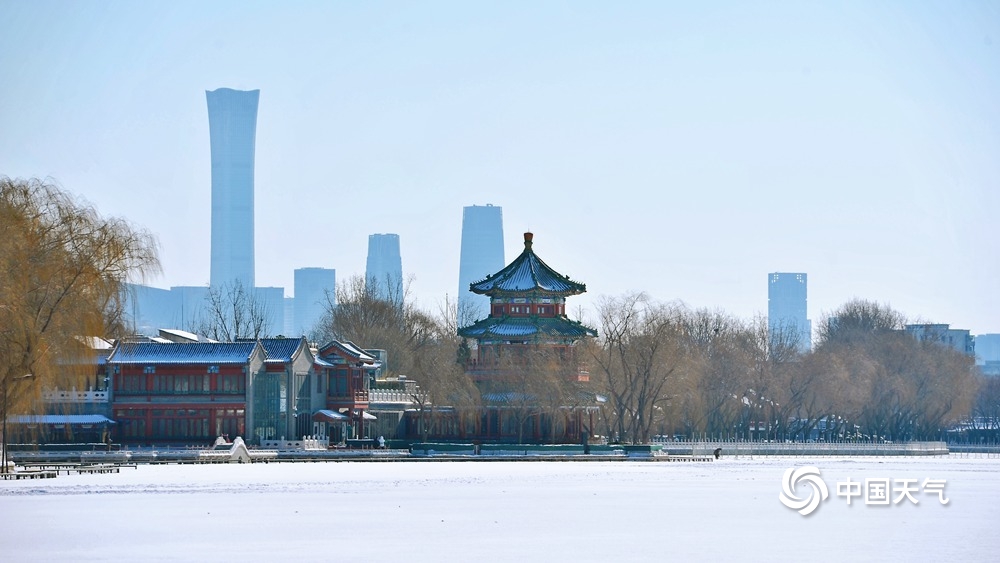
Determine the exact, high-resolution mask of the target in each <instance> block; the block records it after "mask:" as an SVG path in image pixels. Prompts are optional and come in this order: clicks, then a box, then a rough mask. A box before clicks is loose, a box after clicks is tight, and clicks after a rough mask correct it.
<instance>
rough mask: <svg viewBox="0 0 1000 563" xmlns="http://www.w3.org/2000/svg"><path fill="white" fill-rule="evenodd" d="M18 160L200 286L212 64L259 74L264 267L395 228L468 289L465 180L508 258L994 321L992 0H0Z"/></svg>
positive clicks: (1, 104)
mask: <svg viewBox="0 0 1000 563" xmlns="http://www.w3.org/2000/svg"><path fill="white" fill-rule="evenodd" d="M0 76H2V77H3V78H2V87H0V174H2V175H6V176H10V177H13V178H28V177H40V178H50V179H51V180H53V181H55V182H57V183H58V184H59V185H60V186H62V187H63V188H64V189H66V190H68V191H70V192H73V193H75V194H78V195H79V196H80V197H82V198H84V199H86V201H88V202H90V203H92V204H93V205H95V206H96V207H97V209H98V210H99V211H100V212H101V213H102V214H104V215H112V216H121V217H126V218H128V219H129V220H130V221H132V222H133V223H134V224H136V225H138V226H141V227H143V228H146V229H149V230H150V231H152V232H153V233H155V234H156V235H157V237H158V240H159V244H160V258H161V262H162V270H163V271H162V274H158V275H156V276H153V277H151V278H150V279H148V280H146V281H147V283H149V284H150V285H154V286H158V287H169V286H174V285H205V284H207V283H208V277H209V246H210V245H209V241H210V229H211V226H210V201H211V174H210V151H209V133H208V111H207V106H206V101H205V91H206V90H213V89H216V88H220V87H229V88H236V89H260V106H259V110H258V118H257V139H256V188H255V198H256V220H255V229H256V269H257V271H256V279H257V284H258V285H261V286H282V287H285V288H286V295H289V296H291V295H292V290H293V270H294V269H296V268H302V267H325V268H335V269H336V270H337V278H338V280H339V281H344V280H347V279H348V278H350V277H351V276H354V275H363V274H364V268H365V259H366V255H367V241H368V235H370V234H373V233H396V234H398V235H399V236H400V246H401V251H402V257H403V269H404V275H405V276H407V277H409V278H410V280H411V281H410V286H409V287H410V293H411V296H412V297H413V299H415V301H416V303H417V304H418V305H419V306H421V307H423V308H425V309H427V310H431V311H436V310H438V309H439V308H440V307H441V305H442V304H443V303H444V301H445V297H446V296H447V297H448V299H450V300H451V301H452V302H453V301H454V300H455V296H456V293H457V291H458V259H459V246H460V236H461V222H462V207H463V206H467V205H483V204H487V203H491V204H494V205H499V206H502V207H503V217H504V239H505V246H506V258H507V261H508V262H509V261H510V260H513V259H514V258H515V257H516V256H517V254H518V253H519V252H520V251H521V249H522V248H523V242H522V241H523V237H522V233H523V232H525V231H532V232H533V233H535V238H534V247H533V249H534V250H535V252H536V253H537V254H538V255H539V256H540V257H541V258H542V259H543V260H545V261H546V262H547V263H548V264H549V265H550V266H552V267H554V268H555V269H556V270H558V271H560V272H561V273H564V274H567V275H569V276H570V277H571V278H573V279H575V280H577V281H581V282H583V283H586V284H587V290H588V291H587V294H585V295H583V296H579V297H573V298H570V300H569V302H568V310H569V311H570V312H571V316H574V317H578V316H580V313H582V317H583V319H584V320H585V321H587V320H589V321H591V322H593V320H594V319H596V307H597V305H598V304H599V303H600V300H601V299H602V298H604V297H613V296H620V295H623V294H625V293H629V292H636V291H644V292H646V293H647V294H648V295H649V296H650V297H651V298H653V299H655V300H658V301H663V302H670V301H683V302H684V303H686V304H687V305H688V306H690V307H692V308H708V309H712V310H721V311H725V312H727V313H730V314H733V315H736V316H738V317H741V318H746V319H749V318H751V317H753V316H755V315H763V314H766V311H767V274H768V273H770V272H805V273H807V274H808V276H809V287H808V291H809V316H810V317H811V318H812V319H813V324H814V326H816V324H817V321H818V320H819V319H822V318H823V316H824V315H826V314H829V313H832V312H833V311H834V310H835V309H836V308H837V307H839V306H840V305H842V304H843V303H845V302H847V301H848V300H850V299H853V298H864V299H869V300H873V301H877V302H880V303H885V304H888V305H890V306H892V307H893V308H894V309H896V310H898V311H901V312H902V313H904V314H905V315H907V317H909V318H910V319H911V320H912V321H920V322H938V323H949V324H951V325H952V327H953V328H963V329H969V330H971V331H972V333H973V334H982V333H998V332H1000V289H998V288H1000V234H998V233H1000V228H998V227H997V226H996V224H997V217H998V215H1000V189H998V188H1000V158H998V155H1000V101H998V100H1000V4H997V3H996V2H990V1H983V2H877V1H866V2H838V3H802V2H761V3H748V2H729V1H720V2H713V3H710V4H708V5H706V4H705V3H689V2H630V3H627V4H621V3H601V2H474V3H466V2H423V3H416V2H365V3H353V2H352V3H347V2H316V3H311V2H282V3H277V2H273V3H272V2H239V3H237V2H211V3H203V2H186V1H177V2H169V3H167V2H157V3H152V2H150V3H134V2H114V1H111V2H88V1H81V2H48V1H38V2H14V1H10V0H0Z"/></svg>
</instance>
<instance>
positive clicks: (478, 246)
mask: <svg viewBox="0 0 1000 563" xmlns="http://www.w3.org/2000/svg"><path fill="white" fill-rule="evenodd" d="M505 264H506V262H505V261H504V255H503V209H502V208H501V207H499V206H495V205H490V204H486V205H471V206H469V207H465V208H463V209H462V250H461V255H460V257H459V263H458V299H457V301H458V324H459V326H465V325H468V324H472V323H473V322H475V321H477V320H479V319H484V318H486V317H487V316H488V315H489V312H490V298H489V297H488V296H486V295H476V294H475V293H472V292H471V291H469V285H470V284H472V283H475V282H477V281H481V280H482V279H483V278H485V277H486V276H487V275H488V274H492V273H494V272H499V271H500V270H501V269H503V267H504V265H505Z"/></svg>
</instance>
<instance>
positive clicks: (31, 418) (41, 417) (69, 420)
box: [7, 414, 115, 424]
mask: <svg viewBox="0 0 1000 563" xmlns="http://www.w3.org/2000/svg"><path fill="white" fill-rule="evenodd" d="M7 422H10V423H11V424H115V421H113V420H111V419H109V418H108V417H106V416H104V415H103V414H29V415H15V416H11V417H10V418H8V419H7Z"/></svg>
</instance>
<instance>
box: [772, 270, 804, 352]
mask: <svg viewBox="0 0 1000 563" xmlns="http://www.w3.org/2000/svg"><path fill="white" fill-rule="evenodd" d="M767 278H768V284H767V329H768V332H770V334H771V338H772V339H775V340H778V339H783V338H791V339H792V340H794V343H795V347H796V348H797V349H798V350H799V351H800V352H803V353H805V352H808V351H809V350H811V349H812V321H810V320H809V319H808V318H807V317H808V312H807V299H806V282H807V279H806V274H803V273H787V272H774V273H771V274H768V275H767Z"/></svg>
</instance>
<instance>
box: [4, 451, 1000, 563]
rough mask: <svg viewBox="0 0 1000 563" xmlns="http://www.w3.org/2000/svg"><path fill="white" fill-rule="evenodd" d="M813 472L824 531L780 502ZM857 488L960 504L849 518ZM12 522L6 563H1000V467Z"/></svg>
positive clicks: (159, 509) (516, 483)
mask: <svg viewBox="0 0 1000 563" xmlns="http://www.w3.org/2000/svg"><path fill="white" fill-rule="evenodd" d="M805 465H814V466H816V467H818V468H819V469H820V471H821V472H822V480H823V481H824V482H825V483H826V484H827V486H828V487H829V494H830V496H829V498H828V499H827V500H826V501H825V502H823V503H822V504H821V505H820V506H819V508H818V509H817V510H816V511H815V512H814V513H813V514H811V515H809V516H808V517H803V516H801V515H800V514H799V513H798V512H795V511H794V510H791V509H789V508H787V507H785V506H784V505H782V504H781V503H780V502H779V501H778V496H779V493H780V492H781V480H782V476H783V474H784V472H785V469H787V468H789V467H801V466H805ZM848 478H850V479H852V480H853V481H861V482H863V481H864V480H865V479H866V478H869V479H875V478H890V479H893V480H896V479H917V480H918V481H919V483H923V482H924V480H925V479H928V478H929V479H946V480H947V485H946V488H945V496H946V497H947V498H948V499H949V500H950V502H949V503H948V504H947V505H941V504H940V501H939V499H938V497H937V496H936V495H934V494H930V493H925V492H923V491H920V492H916V493H914V494H913V496H914V498H915V499H916V500H918V501H919V504H917V505H914V504H912V503H911V502H910V501H909V500H906V499H904V500H903V501H902V502H900V503H899V504H890V506H869V505H866V504H865V503H864V500H863V499H861V498H854V499H853V500H852V504H851V505H850V506H849V505H848V504H847V502H846V499H845V498H844V497H840V496H837V487H836V482H838V481H845V480H847V479H848ZM810 491H811V489H810V488H809V487H808V486H807V485H802V486H800V487H799V488H798V489H796V492H797V493H798V494H800V495H801V496H807V495H808V494H809V492H810ZM893 496H895V495H893ZM0 515H2V525H0V553H2V558H3V560H4V561H50V560H62V561H71V560H74V561H79V560H119V561H128V560H146V561H148V560H200V561H205V560H220V561H235V560H253V561H257V560H293V559H294V560H327V561H442V560H444V561H469V560H473V559H476V558H489V559H490V560H492V561H514V560H550V561H568V560H575V561H609V560H610V561H623V560H630V561H634V560H642V561H652V560H657V561H662V560H683V559H692V558H696V559H698V560H701V559H709V558H711V559H725V560H729V559H739V560H743V561H748V560H749V561H775V560H778V561H780V560H820V561H867V560H870V561H886V560H898V561H917V560H920V561H944V560H952V561H996V560H997V558H998V553H1000V531H998V526H1000V459H974V458H973V459H969V458H956V457H944V458H851V459H828V458H797V457H796V458H793V457H788V458H757V459H753V460H750V459H726V458H725V457H724V458H723V459H722V460H721V461H717V462H713V463H651V462H412V461H411V462H388V463H376V462H337V463H274V464H253V465H156V466H140V467H139V468H138V469H122V471H121V473H119V474H111V475H71V476H65V475H61V476H59V478H57V479H53V480H34V481H4V482H0Z"/></svg>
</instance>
